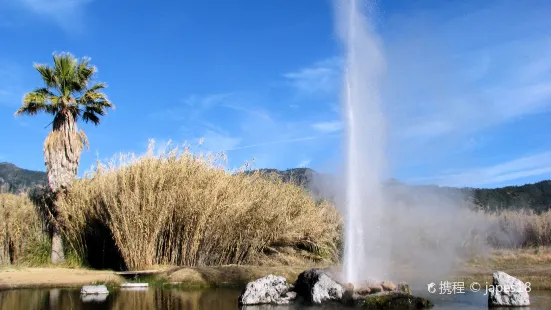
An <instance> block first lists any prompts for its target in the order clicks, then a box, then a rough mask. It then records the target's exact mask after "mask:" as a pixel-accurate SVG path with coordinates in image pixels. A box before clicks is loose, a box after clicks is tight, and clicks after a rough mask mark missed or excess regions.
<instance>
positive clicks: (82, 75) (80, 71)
mask: <svg viewBox="0 0 551 310" xmlns="http://www.w3.org/2000/svg"><path fill="white" fill-rule="evenodd" d="M96 71H97V69H96V67H94V66H91V65H90V58H89V57H83V58H82V59H81V61H80V63H79V64H78V67H77V70H76V74H77V79H78V82H79V83H80V85H82V86H83V87H87V86H88V83H89V82H90V80H91V79H92V76H93V75H94V73H96Z"/></svg>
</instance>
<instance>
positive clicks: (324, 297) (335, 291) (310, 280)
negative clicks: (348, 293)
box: [295, 268, 345, 304]
mask: <svg viewBox="0 0 551 310" xmlns="http://www.w3.org/2000/svg"><path fill="white" fill-rule="evenodd" d="M295 291H296V292H297V293H298V295H299V296H302V297H304V299H305V300H306V301H307V302H310V303H314V304H321V303H323V302H326V301H340V300H341V299H342V297H343V295H344V292H345V289H344V287H343V286H342V285H340V284H339V283H337V282H336V281H335V280H333V279H332V278H331V277H329V276H328V275H327V274H326V273H325V272H324V271H323V270H322V269H319V268H314V269H309V270H306V271H304V272H302V273H301V274H300V275H299V276H298V279H297V281H296V282H295Z"/></svg>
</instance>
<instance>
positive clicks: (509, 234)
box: [486, 210, 551, 248]
mask: <svg viewBox="0 0 551 310" xmlns="http://www.w3.org/2000/svg"><path fill="white" fill-rule="evenodd" d="M486 216H487V218H488V221H489V222H490V223H492V224H493V230H492V233H491V234H490V235H489V242H490V244H491V245H493V246H494V247H501V248H519V247H540V246H551V210H549V211H547V212H542V213H536V212H533V211H531V210H518V211H502V212H499V213H493V214H487V215H486Z"/></svg>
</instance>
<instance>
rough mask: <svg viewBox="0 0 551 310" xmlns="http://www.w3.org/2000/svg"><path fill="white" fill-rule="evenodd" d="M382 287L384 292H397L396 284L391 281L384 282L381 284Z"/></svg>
mask: <svg viewBox="0 0 551 310" xmlns="http://www.w3.org/2000/svg"><path fill="white" fill-rule="evenodd" d="M381 286H382V288H383V291H387V292H389V291H395V290H396V284H394V283H392V282H390V281H383V283H381Z"/></svg>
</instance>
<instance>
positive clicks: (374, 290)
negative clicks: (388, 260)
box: [368, 284, 383, 294]
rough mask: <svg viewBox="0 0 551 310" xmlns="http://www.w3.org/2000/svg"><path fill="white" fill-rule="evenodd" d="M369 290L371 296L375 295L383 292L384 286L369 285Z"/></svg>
mask: <svg viewBox="0 0 551 310" xmlns="http://www.w3.org/2000/svg"><path fill="white" fill-rule="evenodd" d="M368 288H369V291H370V293H371V294H375V293H379V292H382V291H383V286H382V285H380V284H369V286H368Z"/></svg>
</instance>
